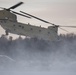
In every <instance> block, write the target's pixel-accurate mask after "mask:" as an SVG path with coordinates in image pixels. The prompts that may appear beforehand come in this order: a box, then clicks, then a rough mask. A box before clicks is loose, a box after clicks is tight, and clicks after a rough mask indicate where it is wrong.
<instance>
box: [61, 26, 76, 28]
mask: <svg viewBox="0 0 76 75" xmlns="http://www.w3.org/2000/svg"><path fill="white" fill-rule="evenodd" d="M60 27H70V28H76V26H60Z"/></svg>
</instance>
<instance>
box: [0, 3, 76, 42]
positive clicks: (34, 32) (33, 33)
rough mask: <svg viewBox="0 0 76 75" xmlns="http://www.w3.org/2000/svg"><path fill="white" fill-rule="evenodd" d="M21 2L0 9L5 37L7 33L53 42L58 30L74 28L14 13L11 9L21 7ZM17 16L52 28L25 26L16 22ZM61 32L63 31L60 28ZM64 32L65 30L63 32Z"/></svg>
mask: <svg viewBox="0 0 76 75" xmlns="http://www.w3.org/2000/svg"><path fill="white" fill-rule="evenodd" d="M22 4H23V2H19V3H17V4H15V5H13V6H11V7H10V8H3V7H0V8H1V9H2V10H0V25H1V27H2V28H3V29H4V30H5V33H6V35H9V33H13V34H17V35H23V36H26V37H27V36H28V37H30V38H38V39H43V40H50V41H55V40H57V39H58V28H61V27H73V28H75V27H76V26H60V25H56V24H53V23H50V22H48V21H46V20H43V19H41V18H38V17H36V16H33V15H31V14H28V13H26V12H23V11H20V13H19V12H15V11H13V10H11V9H15V8H17V7H18V6H20V5H22ZM17 15H20V16H23V17H26V18H29V19H31V18H35V19H37V20H40V21H42V22H45V23H47V24H50V25H52V26H48V28H44V27H41V26H33V25H31V24H29V23H28V24H25V23H21V22H18V21H17ZM61 29H62V30H65V29H63V28H61ZM65 31H66V30H65Z"/></svg>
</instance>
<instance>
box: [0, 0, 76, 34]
mask: <svg viewBox="0 0 76 75" xmlns="http://www.w3.org/2000/svg"><path fill="white" fill-rule="evenodd" d="M19 1H21V0H0V7H7V8H9V7H10V6H12V5H14V4H16V3H17V2H19ZM22 1H23V2H24V4H23V5H22V6H20V7H18V8H16V9H14V10H15V11H20V10H22V11H25V12H27V13H30V14H32V15H35V16H37V17H40V18H42V19H44V20H47V21H49V22H52V23H55V24H60V25H76V0H22ZM18 21H20V22H24V23H28V22H30V23H31V24H34V25H38V26H40V25H41V26H43V27H47V26H49V25H48V24H45V23H43V22H40V21H38V20H35V19H27V18H24V17H21V16H18ZM67 30H68V31H69V32H74V33H76V29H72V28H70V29H69V28H67ZM1 31H3V30H2V29H1ZM58 32H59V33H66V32H65V31H63V30H60V29H59V31H58Z"/></svg>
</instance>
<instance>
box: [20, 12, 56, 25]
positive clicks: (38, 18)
mask: <svg viewBox="0 0 76 75" xmlns="http://www.w3.org/2000/svg"><path fill="white" fill-rule="evenodd" d="M20 12H21V13H23V14H26V15H29V16H31V17H33V18H35V19H38V20H40V21H42V22H45V23H48V24H51V25H53V26H55V24H53V23H50V22H48V21H45V20H43V19H40V18H38V17H36V16H33V15H30V14H28V13H25V12H23V11H20Z"/></svg>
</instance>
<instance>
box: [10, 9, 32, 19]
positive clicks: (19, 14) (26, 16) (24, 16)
mask: <svg viewBox="0 0 76 75" xmlns="http://www.w3.org/2000/svg"><path fill="white" fill-rule="evenodd" d="M11 11H12V10H11ZM12 12H13V13H15V14H17V15H20V16H23V17H27V18H31V17H29V16H26V15H23V14H21V13H18V12H15V11H12Z"/></svg>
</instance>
